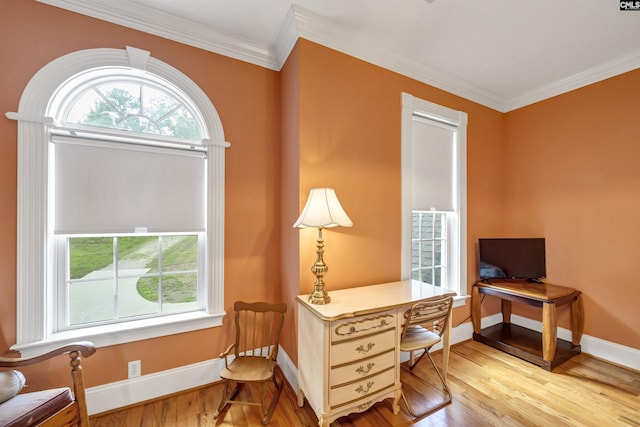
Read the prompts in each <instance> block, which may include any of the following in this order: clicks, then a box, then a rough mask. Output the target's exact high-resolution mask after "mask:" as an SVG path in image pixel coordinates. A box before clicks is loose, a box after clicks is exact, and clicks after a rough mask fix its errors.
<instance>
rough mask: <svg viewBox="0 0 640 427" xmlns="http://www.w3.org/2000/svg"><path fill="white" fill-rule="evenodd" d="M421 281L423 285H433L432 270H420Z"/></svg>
mask: <svg viewBox="0 0 640 427" xmlns="http://www.w3.org/2000/svg"><path fill="white" fill-rule="evenodd" d="M422 281H423V282H425V283H430V284H433V270H432V269H430V268H429V269H425V270H422Z"/></svg>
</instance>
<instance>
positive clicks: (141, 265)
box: [118, 236, 158, 277]
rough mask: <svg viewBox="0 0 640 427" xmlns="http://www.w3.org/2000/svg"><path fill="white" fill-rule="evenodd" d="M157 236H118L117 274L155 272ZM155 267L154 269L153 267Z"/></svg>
mask: <svg viewBox="0 0 640 427" xmlns="http://www.w3.org/2000/svg"><path fill="white" fill-rule="evenodd" d="M157 264H158V238H157V237H155V236H124V237H118V276H120V277H122V276H132V275H141V274H144V273H147V272H151V271H155V272H157V271H158V270H157ZM154 267H155V270H153V268H154Z"/></svg>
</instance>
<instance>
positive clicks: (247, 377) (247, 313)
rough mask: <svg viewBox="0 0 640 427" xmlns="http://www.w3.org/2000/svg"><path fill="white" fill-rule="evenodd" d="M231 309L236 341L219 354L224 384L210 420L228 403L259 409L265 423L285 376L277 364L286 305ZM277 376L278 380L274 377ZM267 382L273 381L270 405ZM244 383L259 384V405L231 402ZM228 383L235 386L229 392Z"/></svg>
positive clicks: (244, 305) (238, 305) (237, 305)
mask: <svg viewBox="0 0 640 427" xmlns="http://www.w3.org/2000/svg"><path fill="white" fill-rule="evenodd" d="M233 309H234V311H235V332H236V333H235V342H234V343H233V344H231V345H230V346H229V347H228V348H227V349H226V350H225V351H224V353H222V354H220V358H223V359H224V365H225V368H224V369H223V370H222V372H221V373H220V377H221V378H222V380H223V381H224V392H223V395H222V400H221V401H220V404H219V405H218V410H217V411H216V413H215V415H214V416H213V418H214V419H217V418H218V416H219V415H220V413H221V412H222V411H223V410H224V409H225V408H226V407H227V405H228V404H230V403H241V404H245V405H258V406H261V408H262V423H263V424H267V423H268V422H269V420H270V419H271V415H272V414H273V410H274V409H275V407H276V404H277V403H278V399H279V397H280V393H281V392H282V387H283V385H284V374H283V373H282V370H281V369H280V368H279V366H278V364H277V357H278V343H279V340H280V331H281V330H282V324H283V322H284V314H285V313H286V312H287V305H286V304H284V303H278V304H268V303H265V302H256V303H246V302H236V303H235V304H234V306H233ZM276 373H277V374H278V376H279V377H280V378H279V379H278V378H276ZM268 382H273V384H274V386H275V388H276V390H275V394H274V396H273V399H272V400H271V404H270V405H269V406H267V403H266V384H267V383H268ZM246 383H259V384H260V385H261V392H262V394H261V399H260V402H247V401H240V400H233V399H234V397H235V396H236V394H237V393H238V391H239V390H240V388H241V387H242V386H243V385H244V384H246ZM231 384H235V386H234V387H233V388H232V389H230V385H231Z"/></svg>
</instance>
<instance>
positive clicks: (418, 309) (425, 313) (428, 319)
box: [400, 296, 453, 340]
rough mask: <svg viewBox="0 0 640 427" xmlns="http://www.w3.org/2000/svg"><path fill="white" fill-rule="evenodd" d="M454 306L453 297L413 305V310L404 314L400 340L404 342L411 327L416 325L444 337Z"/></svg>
mask: <svg viewBox="0 0 640 427" xmlns="http://www.w3.org/2000/svg"><path fill="white" fill-rule="evenodd" d="M452 305H453V297H451V296H448V297H443V298H438V299H434V300H429V301H422V302H417V303H415V304H413V305H412V306H411V309H409V310H407V311H406V312H405V313H404V325H403V327H402V335H401V336H400V339H401V340H402V337H403V336H404V334H405V332H406V331H407V329H408V328H409V327H411V326H415V325H420V326H422V327H424V328H426V329H428V330H430V331H431V332H433V333H434V334H437V335H438V336H442V333H443V332H444V331H445V329H446V328H447V323H448V322H449V314H450V313H451V307H452Z"/></svg>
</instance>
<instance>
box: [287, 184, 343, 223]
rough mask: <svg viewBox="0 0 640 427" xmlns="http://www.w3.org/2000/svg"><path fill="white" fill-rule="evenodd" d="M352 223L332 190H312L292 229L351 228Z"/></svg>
mask: <svg viewBox="0 0 640 427" xmlns="http://www.w3.org/2000/svg"><path fill="white" fill-rule="evenodd" d="M352 225H353V222H351V219H349V217H348V216H347V213H346V212H345V211H344V209H342V205H340V202H339V201H338V196H336V192H335V190H334V189H333V188H312V189H311V191H310V192H309V198H308V199H307V204H306V205H304V208H303V209H302V213H301V214H300V217H299V218H298V220H297V221H296V222H295V224H293V226H294V227H298V228H305V227H318V228H330V227H337V226H341V227H351V226H352Z"/></svg>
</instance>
